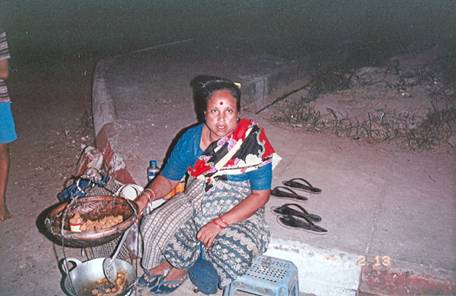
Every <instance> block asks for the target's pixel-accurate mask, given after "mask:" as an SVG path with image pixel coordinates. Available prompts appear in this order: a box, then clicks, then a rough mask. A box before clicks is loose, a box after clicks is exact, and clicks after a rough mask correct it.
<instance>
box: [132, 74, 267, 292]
mask: <svg viewBox="0 0 456 296" xmlns="http://www.w3.org/2000/svg"><path fill="white" fill-rule="evenodd" d="M205 78H206V79H205V80H201V77H197V78H195V79H194V80H193V81H192V86H193V87H194V92H195V94H196V96H195V97H196V98H198V97H199V98H201V99H202V105H203V106H202V109H203V110H204V123H200V124H197V125H195V126H193V127H191V128H189V129H187V130H186V131H185V132H184V133H183V134H182V136H181V137H180V138H179V139H178V141H177V143H176V145H175V147H174V148H173V150H172V152H171V154H170V156H169V158H168V160H167V162H166V165H165V166H164V168H163V170H162V172H161V173H160V175H158V176H157V177H156V178H155V179H154V180H153V181H152V182H151V184H149V185H148V187H146V188H145V190H144V191H143V192H142V194H141V195H140V196H139V198H138V199H137V204H138V206H139V209H140V211H143V210H144V209H145V208H146V206H147V204H148V203H150V202H151V201H153V200H156V199H159V198H162V197H163V196H165V195H166V194H167V193H168V192H170V191H171V190H172V189H173V188H174V187H175V186H176V184H177V183H178V182H179V181H180V180H182V178H183V177H184V175H185V174H186V173H187V174H188V180H187V184H186V189H185V192H183V193H180V194H178V195H176V196H175V197H173V198H171V199H169V200H168V201H167V202H166V203H164V204H163V205H162V206H161V207H159V208H158V209H156V210H154V211H153V212H152V213H151V214H148V215H145V216H144V217H143V221H142V222H141V228H140V230H141V234H142V238H143V258H142V266H143V268H144V275H143V276H142V277H141V278H140V279H139V282H138V284H139V286H142V287H145V288H147V289H149V290H150V292H152V293H153V294H166V293H170V292H172V291H174V290H175V289H176V288H177V287H179V286H180V285H181V284H182V283H183V282H184V281H185V279H186V278H187V271H188V269H189V268H190V267H191V266H192V265H193V264H194V263H195V261H196V260H197V259H198V257H199V255H200V252H201V250H202V249H203V248H200V245H202V246H203V247H204V251H205V256H206V259H207V260H208V261H210V262H211V263H212V265H213V266H214V268H215V270H216V271H217V274H218V277H219V286H220V287H221V288H223V287H224V286H226V285H228V284H229V283H230V282H231V281H232V280H234V279H236V278H238V277H239V276H241V275H243V274H244V273H245V272H247V270H248V269H249V268H250V266H251V264H252V260H253V258H254V257H255V256H256V255H258V254H261V253H264V252H265V251H266V249H267V246H268V242H269V236H270V234H269V230H268V226H267V224H266V222H265V219H264V206H265V204H266V202H267V201H268V199H269V194H270V189H271V182H272V160H273V156H274V158H276V154H275V152H274V149H273V148H272V146H271V144H270V143H269V141H268V139H267V138H266V135H265V133H264V130H263V129H260V128H259V127H258V125H257V124H256V123H254V122H253V121H251V120H248V119H240V118H239V110H240V96H241V94H240V90H239V88H238V87H237V86H236V85H235V84H234V83H233V82H231V81H229V80H227V79H221V78H217V77H210V79H208V77H205Z"/></svg>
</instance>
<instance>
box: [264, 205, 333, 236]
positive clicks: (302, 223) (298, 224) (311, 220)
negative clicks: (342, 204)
mask: <svg viewBox="0 0 456 296" xmlns="http://www.w3.org/2000/svg"><path fill="white" fill-rule="evenodd" d="M271 210H272V212H273V213H274V214H277V215H278V217H277V219H278V222H279V224H281V225H283V226H285V227H290V228H293V229H296V228H299V229H303V230H307V231H311V232H314V233H319V234H324V233H326V232H328V231H327V230H326V229H325V228H323V227H321V226H319V225H317V224H315V223H318V222H320V221H321V220H322V219H321V217H320V216H319V215H317V214H313V213H309V212H308V211H307V210H306V209H304V207H302V206H300V205H298V204H296V203H286V204H283V205H281V206H280V207H272V208H271Z"/></svg>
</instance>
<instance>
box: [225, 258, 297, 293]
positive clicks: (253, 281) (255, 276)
mask: <svg viewBox="0 0 456 296" xmlns="http://www.w3.org/2000/svg"><path fill="white" fill-rule="evenodd" d="M236 290H240V291H244V292H248V293H252V294H255V295H271V296H289V295H291V296H299V282H298V269H297V268H296V266H295V265H294V264H293V263H292V262H291V261H288V260H283V259H279V258H275V257H269V256H257V257H256V258H255V259H254V262H253V265H252V266H251V267H250V269H249V270H248V271H247V273H246V274H245V275H243V276H241V277H240V278H238V279H236V280H235V281H233V282H231V284H230V285H228V286H227V287H225V290H224V291H223V296H233V295H234V293H235V292H236Z"/></svg>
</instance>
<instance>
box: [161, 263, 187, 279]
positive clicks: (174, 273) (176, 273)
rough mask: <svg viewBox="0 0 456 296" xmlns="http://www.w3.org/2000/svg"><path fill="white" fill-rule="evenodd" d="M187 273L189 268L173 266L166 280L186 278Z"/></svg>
mask: <svg viewBox="0 0 456 296" xmlns="http://www.w3.org/2000/svg"><path fill="white" fill-rule="evenodd" d="M186 275H187V270H186V269H178V268H174V267H173V268H172V269H171V270H170V271H169V273H168V275H167V276H166V277H165V282H171V281H177V282H179V280H181V279H183V278H185V276H186Z"/></svg>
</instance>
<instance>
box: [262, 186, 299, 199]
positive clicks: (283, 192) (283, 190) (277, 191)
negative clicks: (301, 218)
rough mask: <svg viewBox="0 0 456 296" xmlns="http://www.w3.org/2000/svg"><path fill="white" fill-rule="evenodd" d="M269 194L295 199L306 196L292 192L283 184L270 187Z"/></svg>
mask: <svg viewBox="0 0 456 296" xmlns="http://www.w3.org/2000/svg"><path fill="white" fill-rule="evenodd" d="M271 194H272V195H274V196H278V197H288V198H294V199H297V200H307V197H305V196H302V195H299V194H297V193H296V192H294V191H293V190H291V189H290V188H288V187H285V186H276V187H274V189H272V191H271Z"/></svg>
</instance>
